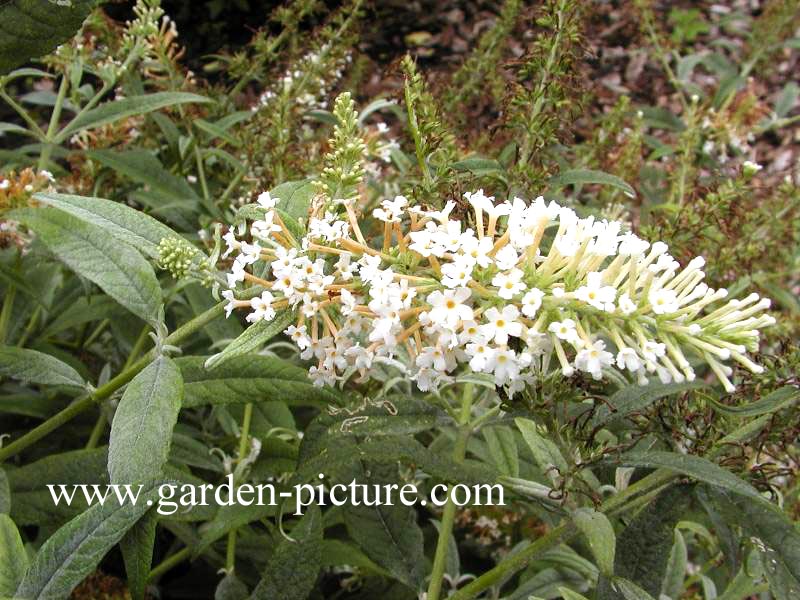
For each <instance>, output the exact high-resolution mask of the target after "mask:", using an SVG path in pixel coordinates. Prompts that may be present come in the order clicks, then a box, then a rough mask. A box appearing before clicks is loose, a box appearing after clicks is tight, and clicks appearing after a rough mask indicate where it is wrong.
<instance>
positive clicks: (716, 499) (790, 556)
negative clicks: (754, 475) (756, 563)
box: [703, 488, 800, 600]
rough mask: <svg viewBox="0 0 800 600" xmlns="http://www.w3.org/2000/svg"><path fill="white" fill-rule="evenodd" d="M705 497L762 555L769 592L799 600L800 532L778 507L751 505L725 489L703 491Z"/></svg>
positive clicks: (780, 598) (761, 503)
mask: <svg viewBox="0 0 800 600" xmlns="http://www.w3.org/2000/svg"><path fill="white" fill-rule="evenodd" d="M703 492H704V495H705V496H706V497H707V498H709V499H710V502H711V504H712V505H713V506H714V508H715V509H716V510H717V511H718V512H719V513H720V514H721V515H722V516H723V517H724V519H725V521H726V522H727V523H728V524H729V525H731V526H733V527H741V528H742V529H743V530H744V532H745V534H747V536H748V537H749V538H750V539H751V540H752V541H753V543H754V545H755V547H756V548H757V549H758V551H759V552H760V553H761V555H762V557H763V560H762V563H763V565H764V571H765V574H766V576H767V580H768V581H769V584H770V592H772V594H773V595H774V597H775V598H776V599H777V600H792V599H795V598H800V532H798V531H797V526H796V525H795V524H794V523H792V521H791V520H790V519H789V518H788V517H787V516H786V515H785V514H783V513H782V512H781V511H780V510H779V509H778V508H777V507H775V506H773V505H772V504H770V503H769V502H767V501H765V500H764V499H761V500H759V501H757V502H753V501H752V500H749V499H748V498H743V497H741V496H737V495H736V494H732V493H730V492H727V491H724V490H718V489H713V488H706V489H705V490H703Z"/></svg>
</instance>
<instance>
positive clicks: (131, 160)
mask: <svg viewBox="0 0 800 600" xmlns="http://www.w3.org/2000/svg"><path fill="white" fill-rule="evenodd" d="M86 154H87V155H88V156H89V158H91V159H92V160H96V161H97V162H99V163H100V164H102V165H104V166H106V167H108V168H110V169H112V170H113V171H115V172H118V173H121V174H122V175H125V176H126V177H130V178H131V179H133V180H134V181H136V182H137V183H141V184H144V185H146V186H148V187H149V188H150V189H151V190H152V191H154V192H156V193H158V194H163V195H164V196H166V197H168V198H172V199H175V200H178V201H188V200H191V199H197V194H196V193H195V191H194V190H193V189H192V186H190V185H189V183H188V182H187V181H186V180H185V179H184V178H183V177H178V176H176V175H173V174H172V173H170V172H169V171H167V170H166V169H165V168H164V167H163V166H162V164H161V161H159V160H158V159H157V158H156V157H155V156H154V155H153V154H152V153H150V152H148V151H147V150H127V151H125V152H115V151H113V150H89V151H88V152H87V153H86Z"/></svg>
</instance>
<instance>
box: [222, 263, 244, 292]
mask: <svg viewBox="0 0 800 600" xmlns="http://www.w3.org/2000/svg"><path fill="white" fill-rule="evenodd" d="M244 275H245V270H244V265H243V264H242V263H241V262H239V261H238V260H235V261H233V266H232V267H231V272H230V273H227V275H226V277H227V279H228V287H229V288H234V287H236V283H237V282H239V281H244Z"/></svg>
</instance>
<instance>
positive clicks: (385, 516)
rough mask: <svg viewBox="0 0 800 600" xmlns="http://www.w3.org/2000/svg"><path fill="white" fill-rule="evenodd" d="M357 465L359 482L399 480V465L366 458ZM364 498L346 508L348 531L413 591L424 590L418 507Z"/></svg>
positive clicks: (370, 483) (423, 559)
mask: <svg viewBox="0 0 800 600" xmlns="http://www.w3.org/2000/svg"><path fill="white" fill-rule="evenodd" d="M367 460H368V459H367ZM354 465H355V472H356V473H357V475H356V481H357V482H358V483H359V484H365V485H368V486H372V485H385V484H391V483H395V479H396V474H397V467H396V466H395V465H392V464H390V465H383V466H381V465H377V464H372V463H364V462H362V461H355V463H354ZM390 475H391V476H390ZM356 500H357V501H358V502H357V503H356ZM364 500H365V498H363V497H361V496H360V495H359V496H358V497H357V498H353V499H351V502H353V503H352V504H347V505H345V506H344V507H343V514H344V522H345V525H346V526H347V532H348V534H349V535H350V537H351V538H352V539H353V541H354V542H356V544H358V546H359V547H360V548H361V549H362V550H363V551H364V553H365V554H366V555H367V556H368V557H369V558H370V559H371V560H373V561H375V562H376V563H377V564H379V565H380V566H381V567H383V568H384V569H386V570H387V571H389V573H391V574H392V576H394V577H395V578H396V579H397V580H398V581H400V582H402V583H404V584H405V585H407V586H409V587H410V588H411V589H413V590H421V589H422V585H423V581H424V578H425V558H424V551H423V539H422V530H421V529H420V527H419V525H418V524H417V512H416V510H414V508H413V507H411V506H405V505H404V504H402V503H401V502H399V501H396V502H394V504H392V505H389V504H385V503H380V504H378V503H375V505H374V506H365V503H364Z"/></svg>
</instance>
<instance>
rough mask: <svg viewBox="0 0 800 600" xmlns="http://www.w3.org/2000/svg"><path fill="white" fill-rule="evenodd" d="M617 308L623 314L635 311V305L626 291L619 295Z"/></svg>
mask: <svg viewBox="0 0 800 600" xmlns="http://www.w3.org/2000/svg"><path fill="white" fill-rule="evenodd" d="M617 308H618V309H619V312H621V313H622V314H623V315H629V314H631V313H633V312H636V305H635V304H634V303H633V301H632V300H631V297H630V296H629V295H628V293H627V292H625V293H624V294H622V295H621V296H620V297H619V303H618V305H617Z"/></svg>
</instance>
